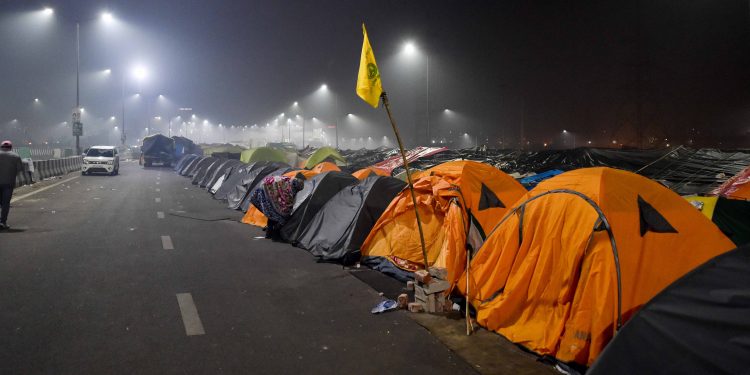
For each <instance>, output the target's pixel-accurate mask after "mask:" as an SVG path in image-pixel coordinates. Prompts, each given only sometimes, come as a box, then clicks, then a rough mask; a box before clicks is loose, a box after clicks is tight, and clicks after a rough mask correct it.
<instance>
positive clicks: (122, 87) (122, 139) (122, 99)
mask: <svg viewBox="0 0 750 375" xmlns="http://www.w3.org/2000/svg"><path fill="white" fill-rule="evenodd" d="M121 75H122V84H121V85H120V104H121V105H122V131H121V132H120V142H121V143H122V147H125V70H124V69H123V71H122V72H121Z"/></svg>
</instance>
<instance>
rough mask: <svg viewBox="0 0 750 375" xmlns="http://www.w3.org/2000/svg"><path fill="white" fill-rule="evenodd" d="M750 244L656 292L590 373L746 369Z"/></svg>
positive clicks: (748, 355) (749, 348) (749, 349)
mask: <svg viewBox="0 0 750 375" xmlns="http://www.w3.org/2000/svg"><path fill="white" fill-rule="evenodd" d="M748 285H750V246H745V247H743V248H739V249H735V250H732V251H730V252H727V253H724V254H721V255H719V256H717V257H715V258H713V259H711V260H709V261H708V262H706V263H704V264H703V265H701V266H699V267H698V268H696V269H694V270H693V271H691V272H690V273H688V274H686V275H685V276H683V277H681V278H680V279H678V280H677V281H675V282H674V283H672V284H671V285H669V286H668V287H667V288H665V289H664V290H663V291H662V292H661V293H659V294H658V295H656V296H655V297H654V298H652V299H651V300H650V301H649V302H648V303H647V304H646V305H645V306H643V308H642V309H640V311H638V313H637V314H635V316H633V318H631V319H630V321H628V323H627V324H625V326H624V327H623V328H622V330H621V331H620V332H619V333H618V334H617V336H615V338H614V339H613V340H612V342H611V343H609V345H607V347H605V348H604V351H603V352H602V354H601V355H600V356H599V359H597V361H596V362H594V364H593V366H592V367H591V369H589V371H588V372H587V374H591V375H599V374H608V375H609V374H613V375H619V374H623V375H625V374H741V373H746V372H747V371H748V359H750V345H748V343H750V318H748V317H750V298H748Z"/></svg>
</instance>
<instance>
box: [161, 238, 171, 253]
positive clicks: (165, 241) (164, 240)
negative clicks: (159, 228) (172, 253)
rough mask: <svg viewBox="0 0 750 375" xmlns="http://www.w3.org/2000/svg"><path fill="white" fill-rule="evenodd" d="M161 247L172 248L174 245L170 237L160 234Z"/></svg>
mask: <svg viewBox="0 0 750 375" xmlns="http://www.w3.org/2000/svg"><path fill="white" fill-rule="evenodd" d="M161 247H162V248H163V249H164V250H174V245H172V237H169V236H161Z"/></svg>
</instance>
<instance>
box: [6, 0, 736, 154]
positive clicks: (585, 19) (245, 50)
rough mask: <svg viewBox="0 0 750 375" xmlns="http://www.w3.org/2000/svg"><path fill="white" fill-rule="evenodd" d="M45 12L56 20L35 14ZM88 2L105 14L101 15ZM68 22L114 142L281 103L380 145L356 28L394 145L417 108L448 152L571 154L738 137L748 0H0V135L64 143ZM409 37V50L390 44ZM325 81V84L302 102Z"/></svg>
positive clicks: (99, 128)
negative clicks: (361, 91) (486, 149)
mask: <svg viewBox="0 0 750 375" xmlns="http://www.w3.org/2000/svg"><path fill="white" fill-rule="evenodd" d="M45 6H50V7H52V8H54V9H55V13H54V15H52V16H51V17H45V16H44V15H42V14H41V12H39V10H40V9H42V8H43V7H45ZM104 10H109V11H111V12H112V14H113V15H114V17H115V21H114V22H112V23H111V24H109V25H106V24H104V23H103V22H102V21H101V20H100V19H99V15H100V13H101V12H102V11H104ZM76 20H80V21H81V54H80V57H81V66H80V71H81V81H80V82H81V105H82V106H83V107H84V108H85V109H86V115H85V116H89V117H88V118H86V117H84V126H85V127H86V128H85V130H86V135H87V136H92V137H93V136H95V135H98V136H100V137H101V135H102V134H109V133H107V131H111V129H110V128H111V127H112V126H116V125H117V123H118V122H119V121H120V117H121V107H122V105H121V100H120V98H121V92H122V84H123V82H124V83H125V86H124V92H125V104H126V126H127V128H128V138H129V140H133V139H135V138H137V137H140V136H142V135H144V133H143V132H144V129H145V127H147V120H146V115H147V113H148V114H151V115H152V116H156V115H159V116H163V117H164V118H165V119H166V118H167V117H168V116H169V117H173V116H177V115H178V114H180V112H179V111H178V110H177V108H179V107H191V108H193V110H194V113H195V114H196V115H197V116H198V117H199V119H208V120H209V121H210V123H212V124H214V125H216V124H219V123H222V124H223V125H224V126H231V125H252V124H256V123H257V124H260V125H261V126H263V125H265V123H266V122H269V121H270V120H272V119H273V118H274V117H275V116H277V115H279V114H280V113H282V112H285V114H288V115H289V114H292V113H294V114H301V115H302V116H303V117H306V118H312V117H313V116H315V117H316V118H318V119H320V121H319V122H318V124H317V126H318V127H319V128H323V129H327V130H328V131H329V132H330V131H332V128H328V127H326V126H327V125H331V124H334V123H339V132H340V134H339V136H340V137H359V136H363V137H368V136H370V137H373V138H374V139H380V138H381V137H382V136H384V135H386V136H389V137H390V136H391V131H390V127H389V125H388V122H387V118H386V114H385V112H384V111H383V110H382V108H378V109H372V108H371V107H369V106H368V105H367V104H365V103H364V102H362V101H361V100H360V99H359V98H357V97H356V94H355V91H354V86H355V82H356V73H357V68H358V63H359V54H360V48H361V43H362V33H361V23H362V22H365V23H366V24H367V27H368V32H369V34H370V40H371V42H372V45H373V48H374V51H375V55H376V58H377V59H378V63H379V65H380V69H381V74H382V77H383V84H384V86H385V89H386V91H388V92H389V96H390V97H391V102H392V105H393V107H394V111H395V114H396V120H397V121H398V123H399V125H400V127H401V128H402V131H403V133H404V136H405V138H406V139H407V141H408V143H409V144H410V145H415V144H418V143H419V144H425V143H428V139H427V124H428V118H429V129H430V135H431V139H430V140H432V139H435V140H437V141H438V142H439V141H440V140H445V141H452V142H453V145H454V146H455V145H468V144H474V142H479V143H483V140H487V141H488V142H489V143H490V144H491V145H494V146H497V145H499V142H500V141H503V140H504V141H505V143H504V145H507V146H509V147H515V146H517V145H518V143H519V140H520V137H521V135H522V134H523V136H524V137H525V138H526V139H527V140H529V141H530V142H532V143H537V144H540V143H543V142H551V143H554V144H556V145H563V144H566V145H569V146H570V145H572V142H573V136H571V135H574V138H575V141H576V142H577V145H578V146H580V145H584V143H585V142H586V141H588V140H592V141H593V144H594V145H606V144H609V143H611V140H617V142H618V143H625V144H626V145H627V144H631V145H634V143H635V142H636V140H637V134H638V130H639V129H641V131H642V134H643V138H642V139H644V140H645V139H648V138H649V137H651V138H652V139H659V140H662V139H664V138H671V139H673V140H674V142H676V143H685V142H687V141H688V140H689V139H694V140H698V141H700V142H703V143H704V144H716V145H718V142H719V141H721V142H723V143H722V146H726V145H727V143H732V142H733V144H734V145H739V144H744V145H745V146H747V144H748V142H750V133H748V132H749V131H750V8H749V3H748V1H746V0H743V1H731V0H728V1H711V0H701V1H641V2H640V3H639V2H637V1H618V2H614V1H602V2H591V1H573V2H563V1H520V0H519V1H473V2H467V1H388V0H386V1H378V2H375V1H356V0H355V1H315V2H311V1H254V2H248V1H223V0H216V1H142V0H131V1H109V2H99V1H50V2H46V3H45V2H36V1H16V0H11V1H7V0H5V1H2V2H0V46H2V48H3V53H2V58H0V82H2V84H1V85H0V98H2V100H1V101H0V136H2V137H12V138H15V139H18V138H19V137H21V138H23V137H27V138H30V139H34V140H35V141H37V142H38V141H40V140H44V139H47V138H49V139H50V140H53V139H68V140H69V139H70V137H69V136H68V134H69V132H70V130H69V128H68V129H66V128H65V125H64V124H61V123H62V122H63V121H70V119H69V118H70V112H71V109H72V108H73V107H74V105H75V61H76V60H75V21H76ZM409 40H411V41H413V42H414V43H415V45H416V46H417V49H418V52H417V53H416V54H413V55H407V54H405V53H404V52H403V45H404V43H405V42H406V41H409ZM427 56H429V84H428V75H427V70H428V69H427ZM136 64H141V65H143V66H144V67H146V68H147V69H148V71H149V73H150V74H149V77H148V78H147V79H146V80H144V81H143V82H142V83H138V82H137V81H136V80H135V79H134V78H133V77H132V75H131V70H132V68H133V67H134V66H135V65H136ZM106 68H109V69H111V70H112V73H111V74H110V75H109V76H106V75H105V74H104V73H102V71H103V70H104V69H106ZM123 72H124V73H125V76H124V77H123ZM123 78H124V79H123ZM323 83H326V84H327V85H328V87H329V90H330V91H329V93H328V94H327V95H322V94H321V93H320V92H318V93H317V94H315V92H316V90H318V88H319V87H320V85H321V84H323ZM428 87H429V97H428V95H427V92H428ZM136 92H141V93H142V94H143V95H142V96H141V97H140V98H136V97H134V96H133V95H134V94H135V93H136ZM157 94H163V95H164V96H165V98H164V99H157V98H156V95H157ZM35 98H39V102H35V101H34V99H35ZM428 99H429V100H428ZM294 101H299V102H300V107H298V108H299V109H293V108H291V107H290V105H291V104H292V103H293V102H294ZM428 108H429V112H428ZM446 108H448V109H450V110H451V111H450V112H445V111H444V109H446ZM348 113H352V114H354V115H355V116H356V117H355V118H356V119H358V120H356V121H354V120H349V119H350V118H347V116H346V114H348ZM110 116H116V119H115V120H112V121H109V118H110ZM13 119H16V120H17V121H16V122H15V123H14V122H13V121H12V120H13ZM108 121H109V122H108ZM152 121H155V120H152ZM311 123H313V121H312V120H308V121H307V122H306V124H307V125H308V129H309V126H310V124H311ZM639 124H640V127H639ZM151 126H152V127H159V126H162V129H163V126H165V125H164V124H161V125H160V124H158V123H153V124H152V125H151ZM563 129H565V130H567V131H568V132H569V134H568V135H563V134H562V130H563ZM693 129H695V130H693ZM308 131H310V130H308ZM292 132H293V134H292V140H293V141H296V140H297V139H296V138H295V137H300V135H298V131H297V130H292ZM464 133H467V135H468V138H467V137H463V138H462V136H463V134H464ZM274 134H276V133H271V132H268V133H267V134H266V133H264V135H263V136H264V137H266V138H269V140H276V141H277V140H278V139H271V138H273V137H276V136H275V135H274ZM112 135H113V137H112V138H111V139H112V140H113V141H115V140H116V139H119V137H116V136H114V135H116V134H115V133H112ZM242 136H243V135H242V134H240V133H236V132H235V133H229V134H228V135H227V134H225V135H224V136H223V139H222V140H234V139H239V138H242ZM66 137H67V138H66ZM279 137H280V136H279ZM307 137H308V139H309V138H310V137H313V134H312V133H309V134H308V135H307ZM467 139H473V141H470V142H468V141H467ZM84 141H85V137H84ZM84 141H82V142H84ZM90 141H92V142H93V141H94V139H93V138H92V139H91V140H90ZM300 141H301V139H300ZM461 142H463V143H461ZM669 142H672V141H669ZM376 145H377V143H376Z"/></svg>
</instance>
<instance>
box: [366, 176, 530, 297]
mask: <svg viewBox="0 0 750 375" xmlns="http://www.w3.org/2000/svg"><path fill="white" fill-rule="evenodd" d="M413 178H414V181H415V182H414V192H415V194H416V196H417V208H418V210H419V216H420V219H421V223H422V229H423V231H424V239H425V245H426V250H427V262H428V264H429V265H430V266H435V267H440V268H445V269H447V271H448V281H450V282H454V281H455V280H456V278H457V277H458V276H459V275H460V274H461V271H462V270H463V268H464V267H465V264H466V243H467V239H472V238H474V236H473V233H478V234H479V237H478V239H477V241H479V242H481V240H482V239H483V236H482V235H481V233H484V232H485V231H487V230H489V228H492V227H494V225H495V224H496V223H497V222H498V221H499V220H500V218H501V217H502V216H503V214H505V212H506V211H507V210H508V208H509V207H511V206H512V205H513V204H514V203H515V202H516V201H517V200H518V199H519V198H520V197H522V196H523V195H524V193H526V189H524V188H523V186H521V184H519V183H518V182H517V181H516V180H515V179H514V178H513V177H510V176H509V175H507V174H505V173H503V172H501V171H500V170H499V169H497V168H494V167H492V166H490V165H487V164H483V163H479V162H474V161H451V162H447V163H443V164H440V165H437V166H435V167H433V168H430V169H428V170H426V171H422V172H417V173H415V174H414V176H413ZM452 207H453V210H451V208H452ZM473 246H474V248H477V247H478V244H474V245H473ZM361 251H362V257H363V262H365V263H367V264H370V265H374V264H376V263H381V262H384V261H386V262H390V263H393V264H394V265H396V266H397V267H399V268H401V269H404V270H406V271H415V270H418V269H421V268H424V256H423V254H422V248H421V244H420V238H419V231H418V228H417V221H416V217H415V213H414V205H413V203H412V198H411V194H410V192H409V190H408V189H405V190H403V191H402V192H401V193H400V194H399V195H398V196H397V197H396V198H395V199H393V200H392V201H391V203H390V205H389V206H388V208H387V209H386V210H385V212H383V214H382V215H381V216H380V218H379V219H378V221H377V223H376V224H375V226H374V227H373V229H372V231H370V234H369V235H368V236H367V239H366V240H365V242H364V243H363V244H362V249H361Z"/></svg>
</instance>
